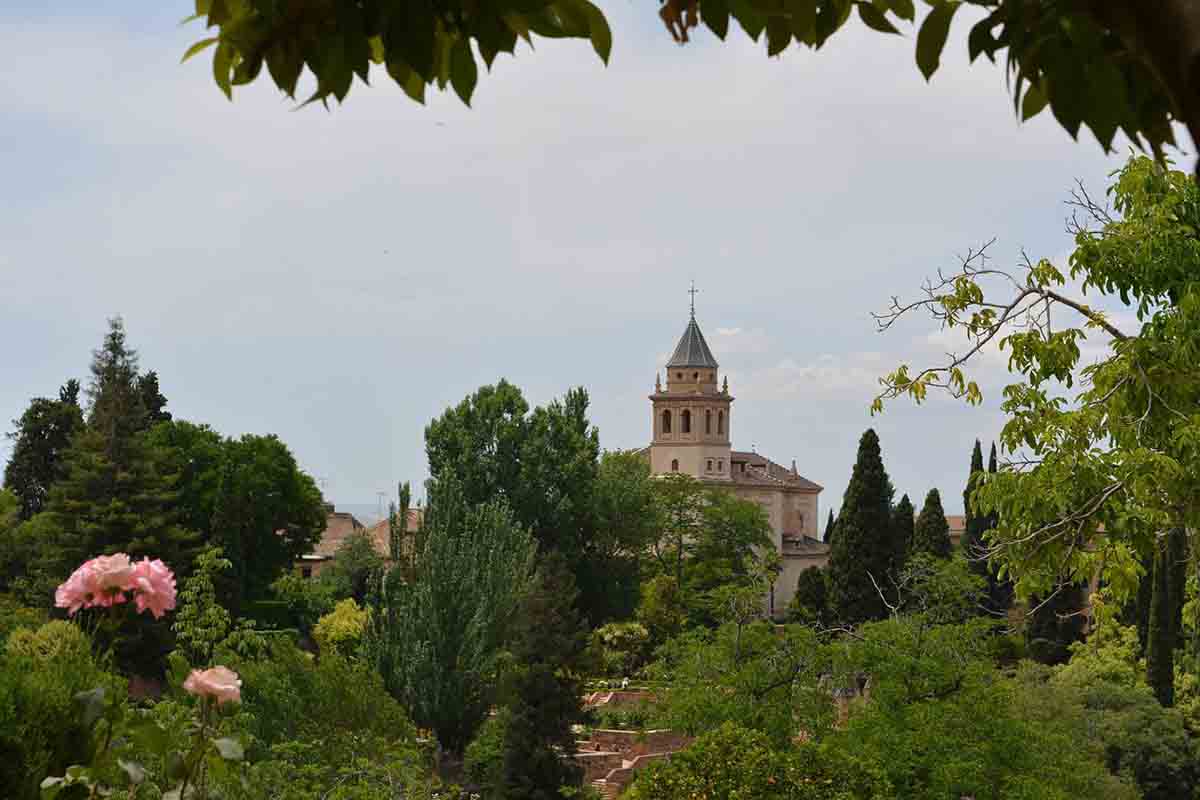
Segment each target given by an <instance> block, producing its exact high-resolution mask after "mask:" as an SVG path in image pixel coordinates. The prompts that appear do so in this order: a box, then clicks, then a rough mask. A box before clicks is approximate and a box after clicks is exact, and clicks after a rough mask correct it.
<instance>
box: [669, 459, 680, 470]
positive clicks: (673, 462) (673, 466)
mask: <svg viewBox="0 0 1200 800" xmlns="http://www.w3.org/2000/svg"><path fill="white" fill-rule="evenodd" d="M671 472H679V459H678V458H672V459H671Z"/></svg>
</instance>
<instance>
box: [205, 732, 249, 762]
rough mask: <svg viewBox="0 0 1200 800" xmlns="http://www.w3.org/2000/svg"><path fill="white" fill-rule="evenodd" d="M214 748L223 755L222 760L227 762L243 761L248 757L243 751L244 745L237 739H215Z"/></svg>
mask: <svg viewBox="0 0 1200 800" xmlns="http://www.w3.org/2000/svg"><path fill="white" fill-rule="evenodd" d="M213 747H215V748H217V752H218V753H220V754H221V758H223V759H225V760H226V761H241V760H242V759H243V758H245V757H246V751H245V750H243V749H242V744H241V742H239V741H238V740H237V739H230V738H228V737H227V738H224V739H214V740H213Z"/></svg>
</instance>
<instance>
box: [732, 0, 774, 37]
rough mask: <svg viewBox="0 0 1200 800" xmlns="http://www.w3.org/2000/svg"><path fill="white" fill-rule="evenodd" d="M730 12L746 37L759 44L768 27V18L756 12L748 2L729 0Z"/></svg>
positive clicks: (744, 0)
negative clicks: (763, 32)
mask: <svg viewBox="0 0 1200 800" xmlns="http://www.w3.org/2000/svg"><path fill="white" fill-rule="evenodd" d="M729 11H730V13H732V14H733V17H734V19H736V20H737V21H738V24H739V25H741V26H742V30H744V31H745V32H746V35H747V36H749V37H750V38H751V39H752V40H754V41H756V42H757V41H758V37H759V36H761V35H762V31H763V28H765V27H766V26H767V20H766V17H764V16H763V15H762V14H760V13H758V12H757V11H755V10H754V8H753V7H752V6H751V5H750V3H749V2H747V0H729Z"/></svg>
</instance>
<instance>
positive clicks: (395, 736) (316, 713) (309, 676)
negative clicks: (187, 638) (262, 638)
mask: <svg viewBox="0 0 1200 800" xmlns="http://www.w3.org/2000/svg"><path fill="white" fill-rule="evenodd" d="M236 669H237V671H238V673H239V674H240V675H241V677H242V706H243V714H242V718H243V719H244V720H245V723H244V724H245V725H246V730H247V732H248V733H249V734H250V735H251V736H252V737H253V740H254V741H253V744H255V745H257V746H261V747H265V748H269V747H271V746H273V745H276V744H279V743H281V742H284V741H287V740H290V739H315V738H324V737H326V736H331V735H335V734H336V733H337V732H339V731H340V732H347V731H358V732H360V733H364V734H365V733H377V734H379V735H380V736H384V737H389V738H390V739H392V740H411V739H412V738H414V736H415V733H414V730H413V726H412V724H411V723H410V722H409V721H408V717H407V716H406V715H405V713H404V710H403V709H402V708H401V707H400V705H399V704H398V703H397V702H396V701H395V700H393V699H392V697H391V695H389V694H388V693H387V691H386V690H385V689H384V687H383V681H382V679H381V678H380V677H379V674H378V673H376V672H375V671H374V670H373V669H371V668H370V667H369V666H367V665H365V664H362V663H359V662H354V661H349V660H347V659H344V658H341V657H339V656H337V655H336V654H333V655H330V656H327V657H323V658H321V659H320V660H315V659H313V657H312V656H311V655H309V654H308V653H305V652H303V651H302V650H300V649H299V648H298V647H296V646H295V644H293V643H292V642H291V641H288V640H282V641H272V642H271V643H270V645H269V652H268V655H267V656H266V657H265V658H262V659H254V660H246V661H244V662H242V663H240V664H238V665H237V667H236Z"/></svg>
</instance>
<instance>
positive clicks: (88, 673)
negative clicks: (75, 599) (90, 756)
mask: <svg viewBox="0 0 1200 800" xmlns="http://www.w3.org/2000/svg"><path fill="white" fill-rule="evenodd" d="M97 686H105V687H108V688H109V689H110V690H111V691H114V692H124V691H125V686H124V683H123V682H122V681H120V680H119V679H118V678H116V677H115V676H113V675H110V674H108V673H107V672H105V670H104V669H103V668H102V666H101V664H100V663H98V662H97V660H96V658H95V657H94V655H93V654H92V647H91V641H90V640H89V639H88V637H87V636H86V635H85V634H84V633H83V632H82V631H81V630H79V628H77V627H76V626H74V625H71V624H70V623H67V622H62V621H56V622H51V623H48V624H46V625H43V626H42V627H41V628H39V629H37V630H36V631H34V630H27V629H21V630H18V631H16V632H14V633H13V634H12V635H11V636H10V637H9V640H8V643H7V645H6V646H5V648H4V651H3V653H2V654H0V786H2V787H4V790H5V791H6V792H8V793H9V795H8V796H11V797H14V798H19V799H21V800H24V798H29V799H30V800H32V799H33V798H37V797H38V796H39V790H38V785H39V784H40V783H41V781H42V779H43V778H45V777H47V776H49V775H61V774H62V773H63V771H64V770H65V769H66V768H67V766H68V765H69V764H70V763H73V760H74V759H75V758H76V756H77V755H78V753H79V752H80V750H81V749H82V748H83V747H84V746H85V743H86V741H87V734H88V729H87V728H86V727H85V726H84V725H83V724H82V721H81V719H80V714H79V707H78V705H77V703H76V701H75V696H76V695H77V694H79V693H80V692H85V691H90V690H92V689H94V688H96V687H97Z"/></svg>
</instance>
